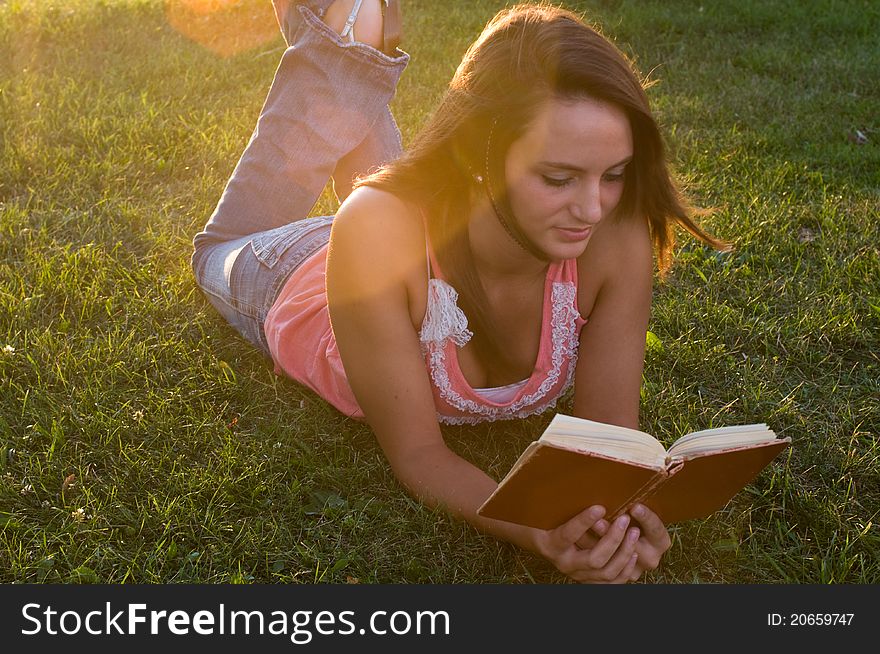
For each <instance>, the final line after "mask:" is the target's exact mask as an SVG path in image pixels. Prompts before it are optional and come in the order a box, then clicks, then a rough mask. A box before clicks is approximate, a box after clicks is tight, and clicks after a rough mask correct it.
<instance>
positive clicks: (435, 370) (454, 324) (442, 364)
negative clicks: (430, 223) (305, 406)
mask: <svg viewBox="0 0 880 654" xmlns="http://www.w3.org/2000/svg"><path fill="white" fill-rule="evenodd" d="M435 281H436V282H439V284H436V285H434V286H437V287H445V288H446V289H448V290H444V291H443V292H440V291H439V289H438V290H437V291H435V292H433V293H431V294H430V295H429V298H428V310H427V314H426V316H425V324H423V325H422V332H421V341H422V350H423V352H424V353H425V355H426V356H427V357H428V363H429V366H430V369H431V379H432V380H433V382H434V385H435V386H437V389H438V390H439V392H440V396H441V397H442V398H443V399H444V400H446V402H447V403H449V405H450V406H452V407H454V408H456V409H458V410H459V411H462V412H464V413H470V414H472V415H469V416H445V415H442V414H440V412H438V413H437V418H438V420H439V421H440V422H442V423H444V424H449V425H461V424H476V423H479V422H486V421H495V420H508V419H511V418H525V417H527V416H530V415H534V414H536V413H541V412H542V411H545V410H547V409H549V408H551V407H554V406H556V401H557V399H558V398H559V397H560V396H561V395H562V394H563V393H565V391H566V390H568V389H569V388H570V387H571V384H572V382H573V381H574V373H575V368H576V367H577V352H578V338H577V318H578V316H579V315H580V314H579V313H578V310H577V304H576V300H577V287H576V286H575V285H574V284H573V283H571V282H553V289H552V295H551V303H552V315H551V319H550V329H551V342H552V345H553V352H552V354H551V359H550V362H551V367H550V371H549V372H548V373H547V376H546V377H545V378H544V380H543V381H542V382H541V384H540V386H538V388H537V389H536V390H535V392H533V393H530V394H528V395H524V396H523V397H521V398H520V399H519V400H517V401H516V402H513V403H511V404H509V405H507V406H501V407H495V406H487V405H485V404H479V403H477V402H474V401H473V400H469V399H467V398H464V397H462V396H461V394H459V393H458V392H457V391H456V390H455V389H454V388H453V387H452V383H451V382H450V381H449V373H448V371H447V367H446V352H445V345H446V339H448V338H451V339H452V341H453V342H454V343H456V344H457V345H459V346H461V345H463V344H464V343H467V342H468V341H469V340H470V338H471V337H472V336H473V334H472V332H470V331H469V330H468V329H467V317H466V316H465V315H464V313H463V312H462V311H461V309H459V308H458V305H457V304H455V302H456V300H457V299H458V293H457V292H456V291H455V289H453V288H452V287H451V286H449V285H448V284H446V283H445V282H443V281H442V280H435V279H432V280H431V282H435ZM429 290H430V286H429ZM434 303H437V304H441V306H432V305H434ZM450 305H451V306H450ZM450 316H455V319H454V320H453V319H451V318H450ZM438 317H442V319H441V318H438ZM462 321H463V322H462ZM441 325H442V328H441V327H440V326H441ZM465 336H466V338H465ZM456 337H458V340H457V338H456ZM462 338H464V343H461V344H460V343H459V340H460V339H462ZM566 361H568V370H567V373H566V377H565V382H564V384H563V386H562V388H561V389H560V391H559V393H557V394H556V395H554V396H553V397H551V398H546V396H547V394H548V393H549V392H550V390H551V389H552V388H553V387H554V386H555V385H556V384H557V383H558V382H559V378H560V376H561V374H562V367H563V365H564V364H565V362H566ZM545 398H546V399H545ZM542 400H543V402H542Z"/></svg>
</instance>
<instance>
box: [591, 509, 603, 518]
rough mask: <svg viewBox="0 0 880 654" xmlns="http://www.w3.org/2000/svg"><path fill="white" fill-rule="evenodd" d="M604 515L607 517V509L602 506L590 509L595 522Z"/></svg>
mask: <svg viewBox="0 0 880 654" xmlns="http://www.w3.org/2000/svg"><path fill="white" fill-rule="evenodd" d="M603 515H605V507H602V506H594V507H593V508H591V509H590V517H591V518H593V519H594V520H598V519H599V518H601V517H602V516H603Z"/></svg>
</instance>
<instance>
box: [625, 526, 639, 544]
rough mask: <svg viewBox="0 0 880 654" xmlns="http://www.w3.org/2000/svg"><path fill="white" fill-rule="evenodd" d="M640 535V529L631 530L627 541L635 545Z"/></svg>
mask: <svg viewBox="0 0 880 654" xmlns="http://www.w3.org/2000/svg"><path fill="white" fill-rule="evenodd" d="M640 535H641V532H639V529H638V527H635V528H633V529H630V530H629V532H628V533H627V535H626V539H627V541H629V542H630V543H635V542H636V541H637V540H638V539H639V536H640Z"/></svg>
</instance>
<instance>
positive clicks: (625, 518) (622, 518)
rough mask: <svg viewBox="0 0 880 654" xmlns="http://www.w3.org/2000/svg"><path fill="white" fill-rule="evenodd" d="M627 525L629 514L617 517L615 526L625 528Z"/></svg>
mask: <svg viewBox="0 0 880 654" xmlns="http://www.w3.org/2000/svg"><path fill="white" fill-rule="evenodd" d="M628 525H629V516H628V515H622V516H620V517H619V518H618V519H617V526H618V527H619V528H620V529H626V528H627V526H628Z"/></svg>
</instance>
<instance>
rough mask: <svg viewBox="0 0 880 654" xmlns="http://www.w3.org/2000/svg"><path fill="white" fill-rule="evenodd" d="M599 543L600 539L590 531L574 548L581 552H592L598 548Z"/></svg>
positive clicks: (576, 542) (578, 540)
mask: <svg viewBox="0 0 880 654" xmlns="http://www.w3.org/2000/svg"><path fill="white" fill-rule="evenodd" d="M598 542H599V537H598V536H596V535H595V534H593V533H592V532H590V531H588V532H587V533H585V534H584V535H583V536H581V537H580V538H578V539H577V541H575V544H574V546H575V547H577V548H578V549H579V550H591V549H593V548H594V547H595V546H596V543H598Z"/></svg>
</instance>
